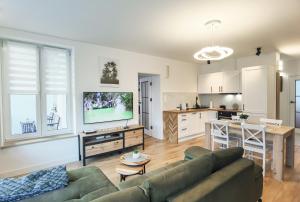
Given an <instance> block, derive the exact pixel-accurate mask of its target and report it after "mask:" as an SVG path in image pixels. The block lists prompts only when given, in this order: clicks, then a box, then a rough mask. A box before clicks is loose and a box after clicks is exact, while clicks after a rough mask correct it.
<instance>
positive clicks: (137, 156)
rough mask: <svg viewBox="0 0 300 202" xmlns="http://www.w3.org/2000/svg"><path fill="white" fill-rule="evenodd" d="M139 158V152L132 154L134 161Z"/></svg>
mask: <svg viewBox="0 0 300 202" xmlns="http://www.w3.org/2000/svg"><path fill="white" fill-rule="evenodd" d="M140 156H141V154H140V152H138V153H132V158H134V159H138V158H140Z"/></svg>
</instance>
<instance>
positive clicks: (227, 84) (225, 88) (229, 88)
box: [221, 71, 240, 93]
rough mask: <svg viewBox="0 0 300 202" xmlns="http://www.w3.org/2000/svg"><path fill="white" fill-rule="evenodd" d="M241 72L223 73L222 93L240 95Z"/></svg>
mask: <svg viewBox="0 0 300 202" xmlns="http://www.w3.org/2000/svg"><path fill="white" fill-rule="evenodd" d="M239 85H240V72H239V71H228V72H223V85H222V87H221V92H222V93H239V92H240V87H239Z"/></svg>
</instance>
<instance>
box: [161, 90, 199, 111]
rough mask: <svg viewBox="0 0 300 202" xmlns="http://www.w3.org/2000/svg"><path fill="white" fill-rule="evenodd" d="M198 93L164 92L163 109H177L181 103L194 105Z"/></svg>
mask: <svg viewBox="0 0 300 202" xmlns="http://www.w3.org/2000/svg"><path fill="white" fill-rule="evenodd" d="M197 95H198V94H197V93H182V92H178V93H177V92H164V93H163V110H172V109H176V107H177V106H178V105H179V104H184V103H188V105H189V107H193V106H194V105H195V103H196V96H197Z"/></svg>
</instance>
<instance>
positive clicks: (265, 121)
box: [259, 118, 282, 170]
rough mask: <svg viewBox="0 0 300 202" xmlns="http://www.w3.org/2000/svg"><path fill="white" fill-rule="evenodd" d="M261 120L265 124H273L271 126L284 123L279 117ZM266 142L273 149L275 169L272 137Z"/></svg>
mask: <svg viewBox="0 0 300 202" xmlns="http://www.w3.org/2000/svg"><path fill="white" fill-rule="evenodd" d="M259 121H260V123H261V124H263V125H271V126H281V125H282V120H279V119H267V118H261V119H260V120H259ZM266 144H267V147H268V148H269V149H270V150H271V151H272V164H271V168H272V170H274V169H275V164H274V152H273V140H272V139H266Z"/></svg>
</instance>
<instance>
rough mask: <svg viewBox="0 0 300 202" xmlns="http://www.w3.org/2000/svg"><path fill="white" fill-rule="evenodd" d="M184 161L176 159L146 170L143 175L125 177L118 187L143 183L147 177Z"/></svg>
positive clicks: (122, 187) (123, 187)
mask: <svg viewBox="0 0 300 202" xmlns="http://www.w3.org/2000/svg"><path fill="white" fill-rule="evenodd" d="M184 162H186V161H184V160H181V161H176V162H174V163H171V164H168V165H166V166H164V167H161V168H158V169H156V170H154V171H151V172H148V173H146V174H144V175H137V176H134V177H132V178H129V179H127V180H126V181H125V182H121V183H120V184H119V188H120V189H121V190H122V189H127V188H129V187H134V186H139V185H141V184H143V182H144V181H145V180H146V179H148V178H149V177H151V176H154V175H157V174H159V173H162V172H163V171H166V170H169V169H171V168H174V167H175V166H178V165H181V164H183V163H184Z"/></svg>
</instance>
